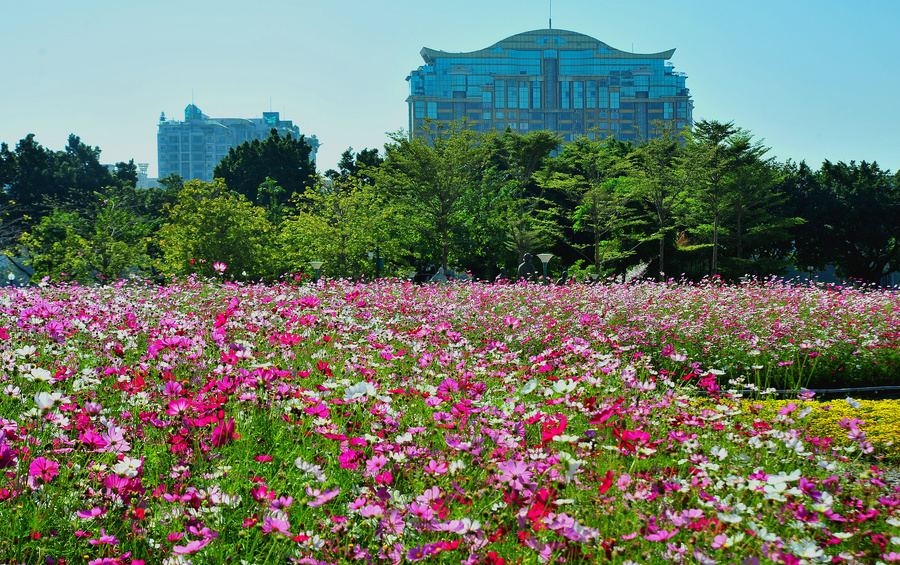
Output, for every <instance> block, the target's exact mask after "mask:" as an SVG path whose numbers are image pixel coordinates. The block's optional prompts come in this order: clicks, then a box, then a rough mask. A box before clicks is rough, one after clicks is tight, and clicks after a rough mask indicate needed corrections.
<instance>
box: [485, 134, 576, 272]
mask: <svg viewBox="0 0 900 565" xmlns="http://www.w3.org/2000/svg"><path fill="white" fill-rule="evenodd" d="M560 144H562V137H561V136H559V135H558V134H555V133H553V132H549V131H545V130H537V131H531V132H528V133H526V134H524V135H523V134H519V133H517V132H514V131H512V130H510V129H507V130H506V131H505V132H503V134H501V135H500V136H499V137H498V138H497V145H498V147H499V150H498V151H497V153H496V154H495V156H494V158H493V160H494V161H495V162H498V165H496V166H495V167H494V169H493V171H494V177H495V180H498V181H499V183H498V184H499V196H500V198H499V199H498V201H497V203H496V206H497V207H499V208H500V210H501V213H500V219H501V222H502V223H503V226H504V228H505V231H506V241H505V245H506V247H507V248H509V249H510V250H512V251H513V252H514V253H515V259H516V261H517V262H518V261H520V260H521V259H522V257H523V256H524V254H525V253H526V252H529V251H537V250H538V248H541V247H544V246H546V245H549V244H550V243H551V242H552V241H553V240H555V239H557V238H558V237H559V235H560V227H559V223H558V222H557V216H558V207H557V206H556V204H555V203H554V202H552V201H550V200H549V199H548V198H546V195H545V191H546V190H547V189H548V188H553V187H552V186H550V185H548V184H547V183H545V182H540V181H539V180H536V178H535V174H536V173H537V171H539V170H541V168H542V166H543V165H544V164H545V162H546V160H547V159H548V157H549V156H550V154H551V153H552V152H553V151H555V150H556V149H557V148H558V147H559V146H560ZM492 192H496V191H492Z"/></svg>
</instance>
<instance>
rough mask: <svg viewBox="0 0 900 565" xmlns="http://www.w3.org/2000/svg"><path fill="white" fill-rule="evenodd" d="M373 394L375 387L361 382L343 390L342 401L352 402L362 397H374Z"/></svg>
mask: <svg viewBox="0 0 900 565" xmlns="http://www.w3.org/2000/svg"><path fill="white" fill-rule="evenodd" d="M375 394H376V392H375V387H374V386H372V383H370V382H366V381H362V382H358V383H356V384H355V385H353V386H349V387H347V388H345V389H344V400H345V401H346V400H354V399H357V398H362V397H364V396H375Z"/></svg>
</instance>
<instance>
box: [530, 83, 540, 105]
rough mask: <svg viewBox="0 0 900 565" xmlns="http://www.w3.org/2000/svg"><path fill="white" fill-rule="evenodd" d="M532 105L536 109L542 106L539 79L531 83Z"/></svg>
mask: <svg viewBox="0 0 900 565" xmlns="http://www.w3.org/2000/svg"><path fill="white" fill-rule="evenodd" d="M531 107H532V108H536V109H540V107H541V83H540V82H538V81H534V82H532V83H531Z"/></svg>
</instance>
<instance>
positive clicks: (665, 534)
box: [644, 528, 678, 541]
mask: <svg viewBox="0 0 900 565" xmlns="http://www.w3.org/2000/svg"><path fill="white" fill-rule="evenodd" d="M677 533H678V528H675V529H674V530H672V531H671V532H670V531H668V530H659V531H657V532H654V533H652V534H649V535H646V536H644V539H645V540H649V541H666V540H667V539H669V538H671V537H673V536H674V535H675V534H677Z"/></svg>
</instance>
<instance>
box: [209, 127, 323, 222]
mask: <svg viewBox="0 0 900 565" xmlns="http://www.w3.org/2000/svg"><path fill="white" fill-rule="evenodd" d="M311 153H312V147H311V146H310V145H309V143H307V142H306V139H305V137H304V136H302V135H301V136H300V138H299V139H293V138H292V137H291V135H290V134H288V135H286V136H284V137H282V136H281V135H280V134H279V133H278V130H276V129H274V128H273V129H272V131H271V134H270V135H269V137H268V138H267V139H266V140H265V141H263V142H260V141H259V140H253V141H252V142H245V143H243V144H241V145H239V146H237V147H232V148H231V149H230V150H229V151H228V155H226V156H225V157H223V158H222V160H221V161H219V164H218V165H216V168H215V169H213V177H215V178H217V179H222V180H223V181H225V185H226V186H228V187H229V188H230V189H231V190H233V191H234V192H236V193H238V194H240V195H242V196H244V197H245V198H246V199H247V200H249V201H250V202H252V203H253V204H256V205H262V204H263V202H262V201H260V194H259V187H260V185H262V184H264V183H265V182H266V179H268V178H271V179H273V180H274V181H275V183H276V185H277V186H280V187H281V188H282V189H284V193H283V195H281V197H280V200H279V203H280V204H285V203H287V202H288V201H289V200H290V197H291V196H292V195H294V194H303V193H304V192H305V191H306V189H307V188H309V187H312V186H314V185H315V182H316V179H315V177H316V165H315V163H314V162H312V161H310V159H309V156H310V154H311ZM265 204H268V202H266V203H265Z"/></svg>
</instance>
